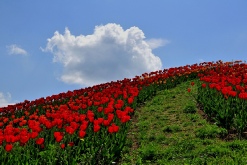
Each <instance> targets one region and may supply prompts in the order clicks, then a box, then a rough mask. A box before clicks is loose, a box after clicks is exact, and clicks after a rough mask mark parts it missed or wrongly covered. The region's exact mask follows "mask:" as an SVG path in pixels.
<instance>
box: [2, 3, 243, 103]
mask: <svg viewBox="0 0 247 165" xmlns="http://www.w3.org/2000/svg"><path fill="white" fill-rule="evenodd" d="M246 8H247V1H246V0H238V1H232V0H217V1H216V0H204V1H203V0H201V1H198V0H187V1H182V0H180V1H178V0H155V1H154V0H153V1H151V0H146V1H143V0H142V1H141V0H135V1H133V0H125V1H120V0H90V1H79V0H74V1H68V0H53V1H50V0H49V1H48V0H43V1H36V2H33V1H31V0H26V1H16V0H9V1H0V36H1V38H0V74H1V79H0V107H1V106H6V105H8V104H14V103H18V102H22V101H24V100H25V99H27V100H35V99H38V98H40V97H46V96H49V95H52V94H58V93H60V92H67V91H68V90H74V89H80V88H85V87H87V86H92V85H95V84H99V83H104V82H109V81H111V80H113V81H115V80H121V79H123V78H125V77H126V78H132V77H135V75H141V74H142V73H144V72H151V71H154V70H159V69H164V68H170V67H176V66H184V65H187V64H194V63H200V62H202V61H207V62H208V61H217V60H223V61H232V60H243V61H244V60H246V59H247V21H246V20H247V10H246Z"/></svg>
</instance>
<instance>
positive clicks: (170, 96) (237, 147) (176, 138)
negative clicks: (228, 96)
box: [117, 81, 247, 165]
mask: <svg viewBox="0 0 247 165" xmlns="http://www.w3.org/2000/svg"><path fill="white" fill-rule="evenodd" d="M191 82H192V81H187V82H185V83H181V84H180V85H177V87H175V88H172V89H169V90H162V91H159V92H157V95H156V96H154V97H153V98H152V99H150V100H148V101H146V102H145V104H144V105H142V106H141V107H140V108H138V109H137V110H136V112H135V116H134V118H133V120H132V124H131V128H130V130H129V132H128V140H127V145H126V147H125V148H124V150H123V152H122V159H121V160H120V161H119V162H117V163H118V164H122V165H129V164H130V165H132V164H133V165H134V164H157V165H161V164H173V165H176V164H178V165H179V164H196V165H198V164H247V156H246V155H247V141H246V140H243V139H242V140H238V137H237V136H236V135H235V134H227V131H226V130H225V129H223V128H220V127H218V126H216V124H215V123H213V122H212V121H211V122H210V121H207V118H205V116H204V114H203V111H201V110H200V109H198V106H197V103H196V99H195V96H196V94H197V86H196V83H195V85H194V86H191ZM188 88H191V91H190V93H189V92H188Z"/></svg>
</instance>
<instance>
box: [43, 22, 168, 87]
mask: <svg viewBox="0 0 247 165" xmlns="http://www.w3.org/2000/svg"><path fill="white" fill-rule="evenodd" d="M150 43H152V44H151V46H150V45H149V44H150ZM163 44H164V43H163V40H156V39H153V40H151V42H147V41H145V36H144V33H143V31H142V30H141V29H139V28H138V27H131V28H129V29H127V30H123V28H122V27H121V26H120V25H117V24H113V23H111V24H107V25H104V26H103V25H101V26H96V27H95V29H94V33H93V34H92V35H86V36H84V35H79V36H74V35H72V34H71V33H70V31H69V29H68V28H66V29H65V32H64V34H60V33H59V32H58V31H56V32H55V33H54V36H53V37H51V38H49V39H48V40H47V45H46V47H45V48H44V49H42V48H41V49H42V51H46V52H51V53H52V54H53V56H54V58H53V62H58V63H61V64H63V69H64V70H63V73H62V75H61V77H60V79H61V80H62V81H64V82H66V83H75V84H81V85H86V86H91V85H96V84H100V83H104V82H109V81H116V80H122V79H123V78H133V77H134V76H136V75H141V74H142V73H144V72H151V71H156V70H160V69H162V62H161V60H160V58H159V57H158V56H155V55H154V54H153V53H152V48H154V47H158V46H161V45H163Z"/></svg>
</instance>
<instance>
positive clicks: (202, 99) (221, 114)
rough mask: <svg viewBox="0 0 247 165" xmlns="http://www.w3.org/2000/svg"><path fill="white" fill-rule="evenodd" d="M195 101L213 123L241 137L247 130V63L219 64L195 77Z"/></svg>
mask: <svg viewBox="0 0 247 165" xmlns="http://www.w3.org/2000/svg"><path fill="white" fill-rule="evenodd" d="M198 76H199V78H200V81H201V84H200V86H199V88H198V98H197V101H198V102H199V103H200V104H202V105H203V109H204V112H205V113H206V114H207V115H208V116H209V117H210V118H212V119H215V121H216V123H217V124H218V125H220V126H222V127H224V128H226V129H228V130H230V129H231V130H236V131H237V132H238V134H239V135H241V134H242V133H243V132H244V131H245V129H246V127H247V64H246V63H242V62H241V61H236V62H227V63H223V62H219V63H218V64H216V65H215V67H214V68H213V69H210V70H207V71H205V72H204V73H201V74H199V75H198Z"/></svg>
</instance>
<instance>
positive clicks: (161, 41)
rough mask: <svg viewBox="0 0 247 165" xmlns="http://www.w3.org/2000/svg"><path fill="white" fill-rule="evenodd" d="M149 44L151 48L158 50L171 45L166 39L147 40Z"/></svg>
mask: <svg viewBox="0 0 247 165" xmlns="http://www.w3.org/2000/svg"><path fill="white" fill-rule="evenodd" d="M146 42H147V44H148V45H149V46H150V48H151V49H156V48H158V47H161V46H165V45H167V44H169V43H170V41H169V40H164V39H154V38H153V39H148V40H146Z"/></svg>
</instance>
